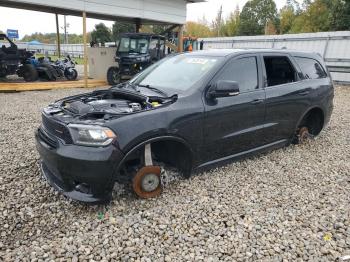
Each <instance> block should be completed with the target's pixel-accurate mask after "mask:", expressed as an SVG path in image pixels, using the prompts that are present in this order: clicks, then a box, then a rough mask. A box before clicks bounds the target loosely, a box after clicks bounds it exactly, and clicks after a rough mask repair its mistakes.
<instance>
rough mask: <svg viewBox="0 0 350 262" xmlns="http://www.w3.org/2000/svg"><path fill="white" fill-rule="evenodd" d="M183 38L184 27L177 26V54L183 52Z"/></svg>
mask: <svg viewBox="0 0 350 262" xmlns="http://www.w3.org/2000/svg"><path fill="white" fill-rule="evenodd" d="M183 36H184V26H183V25H179V32H178V35H177V38H178V45H177V51H178V52H179V53H181V52H183V51H184V41H183Z"/></svg>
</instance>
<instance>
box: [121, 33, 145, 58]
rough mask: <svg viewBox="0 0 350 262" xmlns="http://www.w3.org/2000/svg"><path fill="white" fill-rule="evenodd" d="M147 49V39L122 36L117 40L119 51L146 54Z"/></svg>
mask: <svg viewBox="0 0 350 262" xmlns="http://www.w3.org/2000/svg"><path fill="white" fill-rule="evenodd" d="M147 49H148V39H146V38H130V37H122V39H120V42H119V48H118V51H119V52H126V53H140V54H146V53H147Z"/></svg>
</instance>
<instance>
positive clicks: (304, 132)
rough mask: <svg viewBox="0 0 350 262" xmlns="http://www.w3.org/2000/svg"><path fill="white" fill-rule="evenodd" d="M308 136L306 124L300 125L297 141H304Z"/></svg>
mask: <svg viewBox="0 0 350 262" xmlns="http://www.w3.org/2000/svg"><path fill="white" fill-rule="evenodd" d="M309 137H310V133H309V129H308V128H307V127H306V126H303V127H301V128H300V129H299V132H298V138H299V143H304V142H305V141H306V140H307V139H308V138H309Z"/></svg>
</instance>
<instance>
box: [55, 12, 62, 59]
mask: <svg viewBox="0 0 350 262" xmlns="http://www.w3.org/2000/svg"><path fill="white" fill-rule="evenodd" d="M55 15H56V34H57V35H56V41H57V53H58V58H60V57H61V40H60V26H59V24H58V14H55Z"/></svg>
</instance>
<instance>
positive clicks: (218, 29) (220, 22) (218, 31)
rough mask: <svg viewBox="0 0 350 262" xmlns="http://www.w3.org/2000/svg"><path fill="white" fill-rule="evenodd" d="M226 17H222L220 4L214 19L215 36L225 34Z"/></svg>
mask: <svg viewBox="0 0 350 262" xmlns="http://www.w3.org/2000/svg"><path fill="white" fill-rule="evenodd" d="M223 29H224V19H223V17H222V5H221V6H220V8H219V10H218V13H217V15H216V18H215V19H214V20H213V21H212V30H213V34H214V35H215V36H223V35H224V32H223V31H224V30H223Z"/></svg>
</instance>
